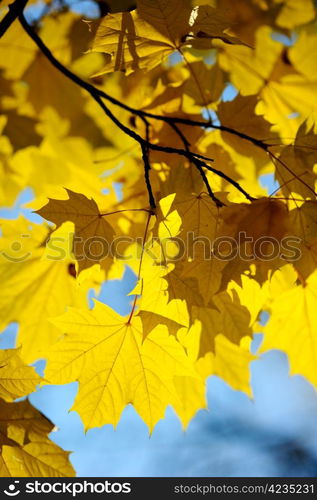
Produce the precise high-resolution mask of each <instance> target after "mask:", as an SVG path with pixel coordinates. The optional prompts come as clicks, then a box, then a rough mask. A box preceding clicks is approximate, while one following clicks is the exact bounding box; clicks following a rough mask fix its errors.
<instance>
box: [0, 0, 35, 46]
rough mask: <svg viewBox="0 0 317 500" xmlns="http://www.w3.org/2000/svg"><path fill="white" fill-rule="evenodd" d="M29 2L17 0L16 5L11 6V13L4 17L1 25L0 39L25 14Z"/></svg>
mask: <svg viewBox="0 0 317 500" xmlns="http://www.w3.org/2000/svg"><path fill="white" fill-rule="evenodd" d="M28 1H29V0H16V1H15V2H14V3H12V4H11V5H9V11H8V13H7V14H6V15H5V16H4V18H3V19H2V21H1V23H0V38H1V37H2V36H3V35H4V34H5V33H6V31H7V30H8V29H9V28H10V26H11V24H12V23H13V22H14V21H15V20H16V19H17V18H18V17H19V15H20V14H21V13H22V12H23V9H24V7H25V6H26V4H27V3H28Z"/></svg>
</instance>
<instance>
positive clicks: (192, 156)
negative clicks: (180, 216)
mask: <svg viewBox="0 0 317 500" xmlns="http://www.w3.org/2000/svg"><path fill="white" fill-rule="evenodd" d="M23 1H24V0H23ZM18 17H19V21H20V23H21V26H22V27H23V29H24V30H25V32H26V33H27V34H28V35H29V36H30V38H31V39H32V40H33V41H34V43H35V44H36V45H37V46H38V48H39V49H40V50H41V52H42V53H43V54H44V55H45V57H46V58H47V59H48V60H49V61H50V62H51V64H52V65H53V66H54V67H55V68H56V69H57V70H58V71H60V72H61V73H62V74H63V75H64V76H66V77H67V78H68V79H69V80H71V81H72V82H73V83H75V84H76V85H78V86H79V87H80V88H82V89H84V90H86V92H88V93H89V94H90V95H91V97H92V98H93V99H94V100H95V101H96V102H97V104H98V105H99V106H100V107H101V108H102V110H103V111H104V113H105V114H106V116H107V117H108V118H109V119H110V120H112V122H113V123H114V124H115V125H116V126H117V127H118V128H119V129H120V130H121V131H122V132H124V133H125V134H126V135H128V136H129V137H131V138H132V139H134V140H135V141H136V142H138V143H139V144H140V146H141V149H142V158H143V162H144V169H145V181H146V186H147V190H148V193H149V201H150V206H151V208H154V207H155V200H154V196H153V192H152V189H151V184H150V178H149V171H150V168H151V167H150V163H149V158H148V155H149V151H150V150H154V151H161V152H164V153H171V154H177V155H180V156H183V157H185V158H187V159H188V160H189V161H191V162H192V163H193V164H194V165H195V166H196V168H197V169H198V170H199V172H200V174H201V176H202V179H203V181H204V183H205V185H206V188H207V190H208V193H209V195H210V196H211V198H212V199H213V200H214V201H215V202H216V204H217V205H218V206H220V205H221V204H222V202H220V200H218V199H217V198H216V197H215V195H214V194H213V192H212V190H211V188H210V185H209V182H208V179H207V176H206V174H205V172H204V170H203V167H206V168H209V170H211V167H209V166H208V165H206V164H205V163H204V162H205V161H208V162H212V161H213V160H212V159H211V158H208V157H206V156H203V155H201V154H199V153H192V152H191V151H190V150H189V147H188V141H187V139H186V138H185V136H184V135H183V134H182V133H181V132H180V131H179V129H178V127H177V125H176V123H182V124H186V125H190V126H202V127H205V128H208V127H213V128H218V129H220V130H223V131H226V132H231V133H235V134H236V135H238V136H239V137H241V138H243V139H247V140H249V141H251V142H253V143H254V144H257V143H260V144H261V145H259V144H257V145H259V147H261V148H262V149H266V146H265V145H264V144H262V143H261V141H258V140H257V139H253V138H249V137H248V136H246V135H245V134H243V133H240V132H237V131H233V130H231V129H229V128H227V127H221V126H218V125H217V126H216V125H212V124H211V123H210V122H203V121H202V122H200V121H194V120H187V119H183V118H177V117H175V118H174V117H166V116H160V115H154V114H152V113H148V112H145V111H141V110H137V109H134V108H131V107H130V106H127V105H126V104H124V103H121V102H120V101H118V100H117V99H115V98H113V97H111V96H109V95H108V94H106V93H105V92H103V91H102V90H99V89H97V88H96V87H94V86H93V85H91V84H90V83H88V82H86V81H85V80H82V79H81V78H80V77H79V76H77V75H76V74H75V73H73V72H72V71H70V70H69V69H68V68H66V67H65V66H64V65H63V64H61V63H60V62H59V61H58V60H57V59H56V58H55V56H54V55H53V54H52V52H51V51H50V49H49V48H48V47H47V46H46V45H45V43H44V42H43V41H42V39H41V38H40V37H39V36H38V34H37V33H36V32H35V31H34V30H33V28H32V27H31V26H30V25H29V24H28V22H27V21H26V19H25V17H24V15H23V12H20V13H19V16H18ZM102 98H104V99H107V100H108V101H109V102H111V103H112V104H114V105H117V106H120V107H121V108H123V109H125V110H127V111H129V112H131V113H133V114H134V115H136V116H139V117H140V118H141V119H142V120H143V121H144V122H145V124H146V130H147V137H146V138H143V137H141V136H140V135H139V134H137V133H136V132H135V131H134V130H131V129H130V128H129V127H127V126H126V125H124V124H123V123H122V122H120V120H118V118H117V117H116V116H115V115H114V114H113V112H112V111H111V110H110V109H109V107H108V106H107V105H106V104H105V102H104V101H103V100H102ZM147 118H153V119H156V120H161V121H164V122H166V123H168V124H169V125H170V126H171V127H172V128H174V130H175V131H176V130H177V131H178V132H177V133H179V132H180V133H181V135H180V137H181V138H182V141H183V143H184V147H185V149H180V148H173V147H171V146H160V145H158V144H153V143H151V142H150V140H149V137H148V126H149V124H148V121H147ZM202 160H203V161H202ZM213 172H214V173H215V174H217V175H220V177H222V178H224V179H226V180H227V181H228V182H231V184H232V185H234V186H235V187H236V188H237V189H238V190H239V191H241V192H242V193H243V194H244V195H245V196H246V197H247V198H248V199H249V200H252V199H253V198H252V197H251V196H250V195H249V194H248V193H246V191H244V190H243V189H242V188H241V186H240V185H239V184H238V183H237V182H235V181H234V180H233V179H231V178H230V177H228V176H226V175H225V174H223V173H222V172H221V171H219V170H217V169H214V170H213Z"/></svg>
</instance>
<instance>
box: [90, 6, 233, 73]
mask: <svg viewBox="0 0 317 500" xmlns="http://www.w3.org/2000/svg"><path fill="white" fill-rule="evenodd" d="M186 4H187V2H185V1H184V0H172V1H167V0H155V1H154V0H139V1H138V4H137V5H138V8H137V10H135V11H132V12H123V13H118V14H108V15H107V16H106V17H104V18H103V19H102V21H101V22H100V24H99V25H98V28H97V31H96V36H95V39H94V41H93V44H92V48H91V50H93V51H97V52H104V53H106V56H107V63H106V65H105V66H104V67H103V69H102V70H101V71H100V72H99V73H98V74H103V73H108V72H110V71H124V72H125V73H126V74H129V73H132V72H133V71H136V70H137V69H139V68H141V69H146V70H150V69H152V68H154V67H155V66H157V65H158V64H160V63H161V62H162V61H163V60H164V59H166V57H167V56H168V55H170V54H172V53H173V52H175V51H177V50H178V51H179V52H181V51H182V49H183V48H186V46H189V47H195V48H203V49H204V48H210V40H213V39H220V40H222V41H224V42H226V43H230V44H231V43H241V42H240V41H239V40H238V39H236V38H235V37H233V36H231V35H229V34H226V33H225V32H224V31H225V29H226V28H228V22H227V21H226V19H225V18H224V16H223V15H222V14H221V13H219V12H218V11H217V10H216V9H214V8H212V7H210V6H209V5H203V6H200V7H195V8H194V9H191V8H190V7H188V6H187V5H186Z"/></svg>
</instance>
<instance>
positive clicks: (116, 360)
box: [45, 301, 195, 430]
mask: <svg viewBox="0 0 317 500" xmlns="http://www.w3.org/2000/svg"><path fill="white" fill-rule="evenodd" d="M54 323H55V325H57V326H58V327H59V328H60V329H61V330H62V331H64V332H66V335H65V336H63V338H62V339H61V341H60V342H59V343H57V344H56V347H54V348H52V349H51V350H50V351H49V352H48V365H47V369H46V371H45V378H47V379H48V380H49V381H50V382H52V383H56V384H61V383H68V382H72V381H75V380H78V381H79V392H78V395H77V398H76V401H75V404H74V406H73V410H75V411H77V412H78V413H79V414H80V416H81V418H82V420H83V422H84V425H85V428H86V429H89V428H91V427H100V426H102V425H104V424H107V423H112V424H114V425H116V424H117V423H118V421H119V419H120V416H121V413H122V411H123V409H124V407H125V406H126V405H127V404H129V403H132V404H133V406H134V407H135V409H136V410H137V412H138V413H139V415H140V416H141V417H142V419H143V420H144V421H145V422H146V424H147V425H148V427H149V429H150V430H152V429H153V427H154V425H155V424H156V423H157V421H158V420H160V419H161V418H163V416H164V412H165V409H166V406H168V405H169V404H171V403H172V401H173V398H175V397H176V388H175V385H174V377H176V376H184V377H186V376H187V377H188V376H192V377H195V371H194V369H193V367H192V365H191V364H190V362H189V360H188V359H187V357H186V354H185V351H184V350H183V348H182V346H181V345H180V344H179V343H177V341H176V340H175V338H173V337H171V336H169V335H168V332H167V329H166V327H163V326H161V327H158V328H157V329H155V330H154V331H152V332H151V333H150V334H149V335H148V336H147V338H146V339H145V340H144V342H142V340H143V333H142V323H141V320H140V319H139V318H138V317H132V318H129V317H122V316H119V315H118V314H117V313H115V312H114V311H113V310H112V309H110V308H109V307H108V306H106V305H104V304H102V303H100V302H98V301H96V302H95V307H94V309H93V311H90V312H89V311H85V310H75V309H71V310H69V311H68V312H67V313H66V314H65V315H64V316H61V317H60V318H56V319H55V320H54ZM162 366H164V370H163V371H162V370H161V367H162Z"/></svg>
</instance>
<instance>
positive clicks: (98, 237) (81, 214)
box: [37, 189, 114, 272]
mask: <svg viewBox="0 0 317 500" xmlns="http://www.w3.org/2000/svg"><path fill="white" fill-rule="evenodd" d="M66 191H67V194H68V199H67V200H53V199H49V202H48V203H47V205H45V206H44V207H42V208H40V209H39V210H37V213H38V214H39V215H41V216H42V217H44V218H45V219H47V220H50V221H52V222H54V224H56V226H57V227H59V226H60V225H61V224H63V222H66V221H71V222H73V223H74V225H75V233H74V255H75V258H76V260H77V262H78V269H79V272H80V271H82V270H83V269H87V268H88V267H90V266H93V265H94V264H96V263H100V262H102V261H103V260H105V259H106V258H108V257H109V258H110V259H111V253H110V245H111V243H112V241H113V238H114V230H113V228H112V226H111V225H110V224H109V223H108V222H107V220H106V219H105V214H102V213H101V212H100V211H99V208H98V206H97V204H96V202H95V201H94V200H93V199H89V198H87V197H86V196H85V195H83V194H79V193H75V192H74V191H71V190H70V189H67V190H66Z"/></svg>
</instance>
